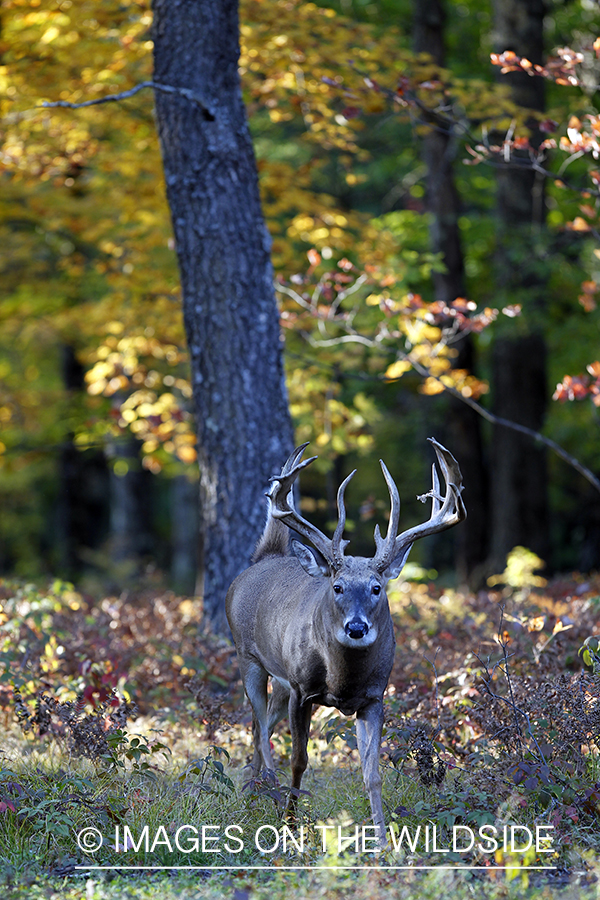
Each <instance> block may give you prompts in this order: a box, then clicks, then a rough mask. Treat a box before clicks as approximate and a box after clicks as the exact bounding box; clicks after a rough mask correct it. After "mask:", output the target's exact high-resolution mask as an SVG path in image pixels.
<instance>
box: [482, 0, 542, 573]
mask: <svg viewBox="0 0 600 900" xmlns="http://www.w3.org/2000/svg"><path fill="white" fill-rule="evenodd" d="M544 13H545V6H544V3H543V0H495V24H496V33H495V44H496V48H497V49H498V50H499V51H502V50H514V51H515V52H516V53H517V54H519V55H520V56H525V57H527V59H529V60H531V61H532V62H534V63H541V62H542V61H543V26H544ZM506 77H508V78H509V83H510V85H511V89H512V95H513V99H514V100H515V101H516V102H517V103H519V104H520V105H521V106H524V107H527V108H530V109H536V110H542V109H543V108H544V84H543V80H542V79H541V78H530V77H528V76H527V75H525V74H524V73H510V75H509V76H503V78H506ZM534 140H535V133H534ZM497 184H498V219H499V228H498V251H497V260H496V262H497V278H496V285H497V298H496V304H497V305H499V306H500V305H504V304H505V303H522V304H523V311H524V320H523V322H522V323H519V324H520V326H521V328H523V326H525V327H526V328H527V331H528V333H527V334H522V335H521V336H518V337H505V336H500V337H498V338H497V339H496V341H495V343H494V348H493V358H492V385H493V410H494V412H495V413H496V415H498V416H502V417H504V418H507V419H512V420H513V421H514V422H518V423H520V424H522V425H527V426H528V427H530V428H534V429H536V430H539V429H540V428H541V427H542V425H543V422H544V415H545V411H546V405H547V376H546V349H545V342H544V337H543V335H542V333H541V329H540V327H539V324H536V318H537V319H538V322H539V318H540V314H541V311H542V309H543V304H544V299H543V298H544V292H545V281H544V276H543V274H540V262H539V260H537V259H536V254H535V247H536V245H537V244H538V243H539V239H540V234H541V229H542V227H543V224H544V217H545V216H544V194H543V181H542V179H541V178H539V176H536V173H534V172H533V171H531V169H528V168H516V167H514V166H507V167H506V168H502V169H500V170H499V172H498V181H497ZM491 482H492V546H491V559H490V567H491V568H493V569H494V570H495V571H502V569H503V567H504V560H505V558H506V554H507V553H508V551H509V550H511V549H512V547H514V546H515V545H518V544H522V545H525V546H527V547H529V548H531V549H532V550H534V551H535V552H536V553H538V554H539V555H540V556H541V557H542V558H543V559H548V540H549V538H548V501H547V475H546V454H545V451H544V449H542V448H539V447H537V446H535V445H534V444H533V443H532V442H531V441H530V440H527V439H525V438H524V437H523V436H522V435H520V434H518V433H517V432H514V431H511V430H509V429H507V428H501V427H496V428H495V429H494V440H493V455H492V479H491Z"/></svg>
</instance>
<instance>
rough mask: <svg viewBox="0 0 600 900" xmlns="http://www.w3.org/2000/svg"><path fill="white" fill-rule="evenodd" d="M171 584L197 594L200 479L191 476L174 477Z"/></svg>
mask: <svg viewBox="0 0 600 900" xmlns="http://www.w3.org/2000/svg"><path fill="white" fill-rule="evenodd" d="M170 487H171V491H170V494H171V497H170V499H171V585H172V587H173V589H174V590H175V591H177V593H179V594H188V595H189V594H193V593H194V591H195V589H196V576H197V570H198V533H199V523H198V513H199V506H198V482H197V481H195V480H192V479H190V478H188V477H187V475H176V476H175V478H173V479H172V480H171V485H170Z"/></svg>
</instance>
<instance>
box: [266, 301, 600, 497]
mask: <svg viewBox="0 0 600 900" xmlns="http://www.w3.org/2000/svg"><path fill="white" fill-rule="evenodd" d="M281 289H282V287H281V285H277V290H281ZM285 292H286V293H288V294H289V295H290V296H293V294H294V293H295V292H293V291H292V292H290V291H289V290H288V291H285ZM302 336H303V337H304V338H305V340H306V341H307V342H308V343H309V344H310V345H311V346H312V347H333V346H335V345H336V344H347V343H348V344H349V343H354V344H362V345H363V346H366V347H377V348H380V347H381V346H382V343H381V342H382V340H383V338H384V337H386V336H387V335H385V334H380V335H379V336H378V338H377V339H375V338H367V337H364V335H361V334H357V333H356V332H352V333H350V334H345V335H340V336H339V337H337V338H329V339H327V340H320V341H317V340H315V339H314V338H313V337H312V335H310V334H308V333H307V332H302ZM394 352H395V353H396V356H397V357H399V358H400V359H405V360H406V362H408V363H410V364H411V366H412V367H413V369H414V370H415V372H418V373H419V375H421V376H423V377H424V378H432V379H433V380H434V381H437V383H438V384H439V385H441V386H442V387H443V389H444V390H445V391H446V392H447V393H448V394H450V395H451V396H452V397H455V398H456V399H457V400H460V401H461V402H462V403H466V405H467V406H470V407H471V409H474V410H475V412H476V413H477V414H478V415H480V416H481V417H482V418H483V419H485V420H486V421H487V422H490V423H491V424H492V425H500V426H502V427H503V428H511V429H512V430H513V431H518V432H520V433H521V434H524V435H527V437H530V438H533V440H534V441H537V442H538V443H540V444H544V445H545V446H546V447H548V448H549V449H550V450H552V451H553V452H554V453H556V455H557V456H559V457H560V459H562V460H563V461H564V462H566V463H567V464H568V465H569V466H572V467H573V468H574V469H575V470H576V471H577V472H579V474H580V475H583V477H584V478H585V479H586V480H587V481H589V483H590V484H591V485H592V487H594V488H595V489H596V490H597V491H598V493H600V479H598V478H596V476H595V475H594V473H593V472H592V471H591V470H590V469H588V468H587V466H584V465H583V463H580V462H579V460H578V459H576V457H574V456H571V454H570V453H567V451H566V450H565V449H564V448H563V447H561V446H560V444H557V443H556V441H553V440H552V438H549V437H546V436H545V435H544V434H541V433H540V432H539V431H536V430H535V429H534V428H528V427H527V425H520V424H519V423H518V422H512V421H511V420H510V419H504V418H503V417H502V416H496V415H495V414H494V413H492V412H490V411H489V410H488V409H486V408H485V407H484V406H481V405H480V404H479V403H477V401H476V400H473V398H472V397H465V396H464V395H463V394H461V392H460V391H457V390H456V388H453V387H451V386H450V385H448V384H446V383H445V382H444V381H443V380H442V379H441V378H440V377H439V375H434V374H433V373H432V372H431V370H430V369H428V368H427V366H424V365H423V364H422V363H421V362H418V361H417V360H416V359H414V358H413V357H412V356H411V355H410V353H404V352H403V351H401V350H397V349H396V348H395V349H394Z"/></svg>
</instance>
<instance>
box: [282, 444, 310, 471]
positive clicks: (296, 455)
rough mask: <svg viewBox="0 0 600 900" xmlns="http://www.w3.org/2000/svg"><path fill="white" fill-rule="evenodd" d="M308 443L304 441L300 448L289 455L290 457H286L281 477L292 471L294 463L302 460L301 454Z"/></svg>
mask: <svg viewBox="0 0 600 900" xmlns="http://www.w3.org/2000/svg"><path fill="white" fill-rule="evenodd" d="M309 443H310V441H306V442H305V443H304V444H300V446H299V447H296V449H295V450H294V452H293V453H292V454H290V456H288V458H287V460H286V461H285V463H284V465H283V468H282V469H281V474H282V475H289V473H290V472H291V471H292V469H293V468H294V466H295V465H296V463H297V462H298V461H299V460H300V459H301V458H302V454H303V453H304V451H305V450H306V448H307V447H308V445H309ZM313 459H316V456H315V457H313ZM308 462H310V460H308ZM305 465H306V463H305Z"/></svg>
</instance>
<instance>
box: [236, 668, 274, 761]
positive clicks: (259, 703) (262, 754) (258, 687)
mask: <svg viewBox="0 0 600 900" xmlns="http://www.w3.org/2000/svg"><path fill="white" fill-rule="evenodd" d="M240 670H241V673H242V681H243V682H244V688H245V690H246V694H247V695H248V699H249V700H250V704H251V706H252V736H253V738H254V757H253V760H252V770H253V773H254V775H255V776H257V775H260V773H261V770H262V769H270V770H271V771H272V772H273V771H275V766H274V765H273V757H272V756H271V745H270V743H269V726H268V717H267V681H268V678H269V675H268V673H267V671H266V670H265V669H263V667H262V666H261V665H260V663H258V662H256V661H254V660H245V661H244V662H243V663H242V662H241V661H240Z"/></svg>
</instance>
